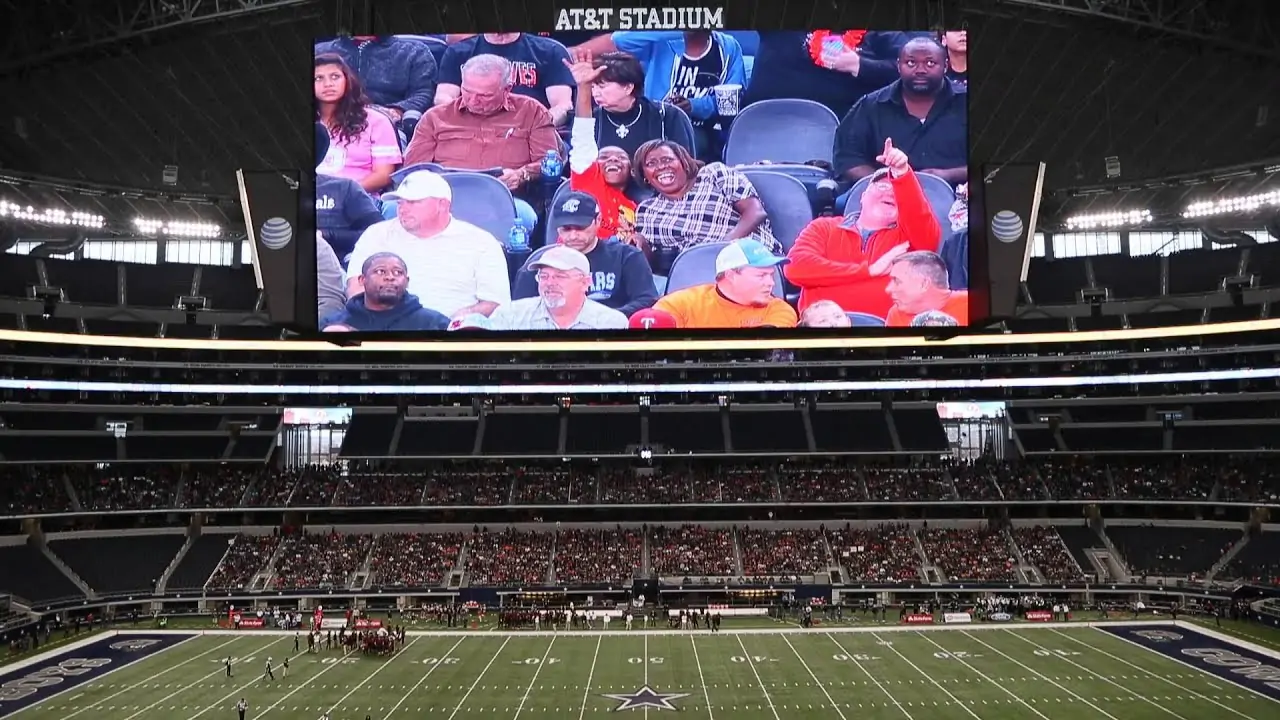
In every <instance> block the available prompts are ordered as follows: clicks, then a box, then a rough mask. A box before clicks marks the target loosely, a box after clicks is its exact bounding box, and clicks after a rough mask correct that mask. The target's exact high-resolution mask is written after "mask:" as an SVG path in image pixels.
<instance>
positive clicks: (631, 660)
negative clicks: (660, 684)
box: [627, 657, 662, 665]
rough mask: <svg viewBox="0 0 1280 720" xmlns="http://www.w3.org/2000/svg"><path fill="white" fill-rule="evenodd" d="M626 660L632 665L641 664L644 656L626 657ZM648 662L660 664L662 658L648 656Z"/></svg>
mask: <svg viewBox="0 0 1280 720" xmlns="http://www.w3.org/2000/svg"><path fill="white" fill-rule="evenodd" d="M627 662H629V663H631V664H632V665H643V664H644V658H638V657H637V658H627ZM649 663H650V664H651V665H661V664H662V658H660V657H651V658H649Z"/></svg>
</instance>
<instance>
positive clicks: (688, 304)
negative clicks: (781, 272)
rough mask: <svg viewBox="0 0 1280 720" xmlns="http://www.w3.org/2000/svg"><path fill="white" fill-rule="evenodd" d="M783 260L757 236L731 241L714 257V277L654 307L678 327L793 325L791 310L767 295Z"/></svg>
mask: <svg viewBox="0 0 1280 720" xmlns="http://www.w3.org/2000/svg"><path fill="white" fill-rule="evenodd" d="M786 262H788V261H787V259H786V258H784V257H778V256H776V255H774V254H773V253H771V252H769V249H768V248H766V247H765V246H764V245H763V244H762V243H761V242H759V241H758V240H751V239H742V240H735V241H734V242H732V243H729V244H728V245H726V246H725V247H724V249H723V250H721V251H720V254H719V255H717V256H716V281H715V282H713V283H706V284H705V285H694V286H693V287H689V288H685V289H684V290H677V291H676V292H673V293H671V294H670V295H667V296H666V297H664V298H662V299H661V300H659V301H658V302H657V304H656V305H654V306H653V307H654V310H660V311H662V312H665V313H670V314H671V316H672V317H674V318H675V319H676V323H677V325H678V326H679V327H681V328H698V329H708V328H721V329H723V328H749V327H795V326H796V320H797V318H796V311H795V310H793V309H792V307H791V306H790V305H788V304H787V303H786V301H785V300H782V299H781V298H777V297H774V295H773V286H774V283H775V282H776V279H775V275H777V270H776V268H777V267H778V266H779V265H783V264H785V263H786Z"/></svg>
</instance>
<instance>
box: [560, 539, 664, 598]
mask: <svg viewBox="0 0 1280 720" xmlns="http://www.w3.org/2000/svg"><path fill="white" fill-rule="evenodd" d="M643 554H644V535H643V534H642V533H641V532H640V531H639V530H634V529H630V530H629V529H623V528H616V529H604V530H597V529H569V530H561V531H559V532H557V533H556V558H555V574H556V575H555V579H556V582H557V583H565V584H574V583H578V584H587V583H610V584H614V585H617V584H621V583H624V582H628V581H630V580H631V578H632V576H633V575H635V573H636V571H637V570H639V569H640V568H641V567H642V565H643V563H642V560H643Z"/></svg>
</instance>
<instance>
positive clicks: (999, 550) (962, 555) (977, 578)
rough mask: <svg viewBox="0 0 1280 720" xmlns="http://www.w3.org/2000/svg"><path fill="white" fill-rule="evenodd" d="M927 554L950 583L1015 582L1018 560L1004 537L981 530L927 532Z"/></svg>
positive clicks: (924, 533)
mask: <svg viewBox="0 0 1280 720" xmlns="http://www.w3.org/2000/svg"><path fill="white" fill-rule="evenodd" d="M920 545H921V546H922V547H923V548H924V554H925V556H926V557H928V558H929V559H930V560H931V561H932V562H933V564H934V565H936V566H937V567H938V568H939V569H940V570H941V571H942V572H943V573H945V574H946V576H947V580H948V581H950V582H1014V581H1015V580H1016V579H1017V559H1016V558H1015V557H1014V555H1013V551H1012V550H1011V549H1010V548H1009V545H1008V543H1007V542H1006V541H1005V536H1004V533H1001V532H997V531H992V530H985V529H978V528H924V529H922V530H921V531H920Z"/></svg>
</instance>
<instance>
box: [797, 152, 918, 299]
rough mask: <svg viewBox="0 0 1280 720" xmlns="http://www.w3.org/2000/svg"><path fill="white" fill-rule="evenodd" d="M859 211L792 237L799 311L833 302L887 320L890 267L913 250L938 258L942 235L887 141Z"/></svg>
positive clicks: (818, 223) (913, 178)
mask: <svg viewBox="0 0 1280 720" xmlns="http://www.w3.org/2000/svg"><path fill="white" fill-rule="evenodd" d="M876 160H877V161H878V162H880V163H881V164H883V165H885V166H886V168H887V170H878V171H876V172H875V173H874V174H872V175H871V181H870V184H869V185H868V186H867V189H866V191H865V192H864V193H863V195H862V203H861V207H860V208H858V209H857V210H856V211H855V212H853V213H852V214H850V215H848V216H846V217H843V218H829V217H820V218H818V219H816V220H814V221H813V222H811V223H809V225H808V226H807V227H806V228H805V229H804V230H803V231H801V233H800V236H799V237H798V238H796V242H795V245H794V246H792V248H791V252H790V253H789V254H788V257H789V258H790V259H791V263H790V264H789V265H788V266H787V267H786V270H785V272H786V275H787V279H789V280H790V281H791V282H793V283H795V284H796V285H797V286H799V287H800V310H801V311H802V312H803V311H804V310H805V309H806V308H808V307H809V306H810V305H812V304H813V303H815V302H818V301H819V300H832V301H834V302H835V303H836V304H837V305H839V306H840V307H841V308H843V309H844V310H846V311H849V312H862V313H869V314H871V315H875V316H878V317H884V316H885V314H886V313H888V312H889V306H890V300H889V296H888V295H886V294H885V288H886V286H887V283H888V279H889V278H888V274H889V267H890V265H892V263H893V261H894V260H895V259H896V258H898V257H899V256H901V255H903V254H905V253H907V252H910V251H913V250H929V251H933V252H937V250H938V244H939V243H940V242H941V240H942V228H941V226H940V225H939V224H938V219H937V217H935V216H934V213H933V208H932V207H930V205H929V201H928V199H926V198H925V195H924V190H923V189H921V187H920V181H919V179H917V178H916V175H915V172H914V171H913V170H912V169H911V165H910V163H909V162H908V160H907V155H906V153H904V152H903V151H902V150H900V149H898V148H896V147H894V146H893V141H892V140H889V139H886V140H885V141H884V153H883V154H882V155H880V156H879V157H877V158H876Z"/></svg>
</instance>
